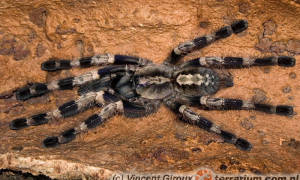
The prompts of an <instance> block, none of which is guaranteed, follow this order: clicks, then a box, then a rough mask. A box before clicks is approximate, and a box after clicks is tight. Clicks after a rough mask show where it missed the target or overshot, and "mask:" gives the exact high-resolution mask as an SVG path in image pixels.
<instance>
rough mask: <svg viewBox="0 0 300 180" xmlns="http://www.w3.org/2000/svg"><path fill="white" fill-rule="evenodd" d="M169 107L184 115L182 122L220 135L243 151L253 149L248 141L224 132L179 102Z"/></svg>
mask: <svg viewBox="0 0 300 180" xmlns="http://www.w3.org/2000/svg"><path fill="white" fill-rule="evenodd" d="M168 106H169V107H170V108H171V110H172V111H174V112H177V114H181V115H182V118H180V120H181V121H183V122H186V123H189V124H192V125H195V126H198V127H200V128H201V129H204V130H206V131H208V132H212V133H215V134H218V135H219V136H221V137H222V138H223V139H224V141H225V142H227V143H230V144H233V145H234V146H236V147H237V148H239V149H241V150H244V151H249V150H250V149H251V147H252V146H251V144H250V143H249V142H248V141H247V140H245V139H242V138H239V137H236V136H235V135H234V134H232V133H230V132H227V131H224V130H222V129H221V128H220V127H219V126H217V125H215V124H213V123H212V122H211V121H209V120H207V119H206V118H204V117H201V116H199V115H198V114H196V113H195V112H194V111H192V110H191V109H189V108H188V107H187V106H185V105H183V104H181V103H178V102H172V103H171V104H169V105H168Z"/></svg>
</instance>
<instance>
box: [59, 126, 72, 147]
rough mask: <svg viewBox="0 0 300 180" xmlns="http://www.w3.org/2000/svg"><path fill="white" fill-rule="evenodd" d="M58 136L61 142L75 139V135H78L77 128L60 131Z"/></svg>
mask: <svg viewBox="0 0 300 180" xmlns="http://www.w3.org/2000/svg"><path fill="white" fill-rule="evenodd" d="M58 137H59V138H58V141H59V143H60V144H64V143H67V142H69V141H71V140H73V139H75V137H76V134H75V129H74V128H71V129H68V130H66V131H64V132H62V133H60V134H59V136H58Z"/></svg>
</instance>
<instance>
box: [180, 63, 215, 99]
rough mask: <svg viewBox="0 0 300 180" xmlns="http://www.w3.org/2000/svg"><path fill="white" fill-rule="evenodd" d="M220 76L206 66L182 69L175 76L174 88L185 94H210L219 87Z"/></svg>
mask: <svg viewBox="0 0 300 180" xmlns="http://www.w3.org/2000/svg"><path fill="white" fill-rule="evenodd" d="M219 84H220V78H219V76H218V74H217V73H215V72H214V71H212V70H210V69H207V68H197V69H188V70H183V71H181V72H180V73H178V75H177V77H176V88H177V89H178V90H179V91H180V92H182V93H184V94H186V95H194V94H197V95H199V96H206V95H212V94H214V93H216V92H217V91H218V89H219Z"/></svg>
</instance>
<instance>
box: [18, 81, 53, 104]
mask: <svg viewBox="0 0 300 180" xmlns="http://www.w3.org/2000/svg"><path fill="white" fill-rule="evenodd" d="M48 92H49V89H48V87H47V85H46V84H42V83H37V84H34V85H32V86H30V87H29V86H25V87H22V88H20V89H18V90H17V91H16V98H17V100H22V101H25V100H27V99H30V98H33V97H38V96H42V95H44V94H46V93H48Z"/></svg>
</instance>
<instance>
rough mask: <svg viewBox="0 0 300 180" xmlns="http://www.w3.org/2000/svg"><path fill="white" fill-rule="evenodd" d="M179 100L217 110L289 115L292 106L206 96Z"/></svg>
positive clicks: (291, 111)
mask: <svg viewBox="0 0 300 180" xmlns="http://www.w3.org/2000/svg"><path fill="white" fill-rule="evenodd" d="M181 100H183V101H185V102H186V103H188V104H189V105H191V106H201V105H204V106H206V107H208V108H210V109H217V110H241V109H245V110H256V111H262V112H265V113H269V114H277V115H283V116H289V115H292V114H293V107H292V106H287V105H278V106H271V105H267V104H257V103H251V102H249V101H243V100H240V99H222V98H213V97H208V96H182V97H181Z"/></svg>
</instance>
